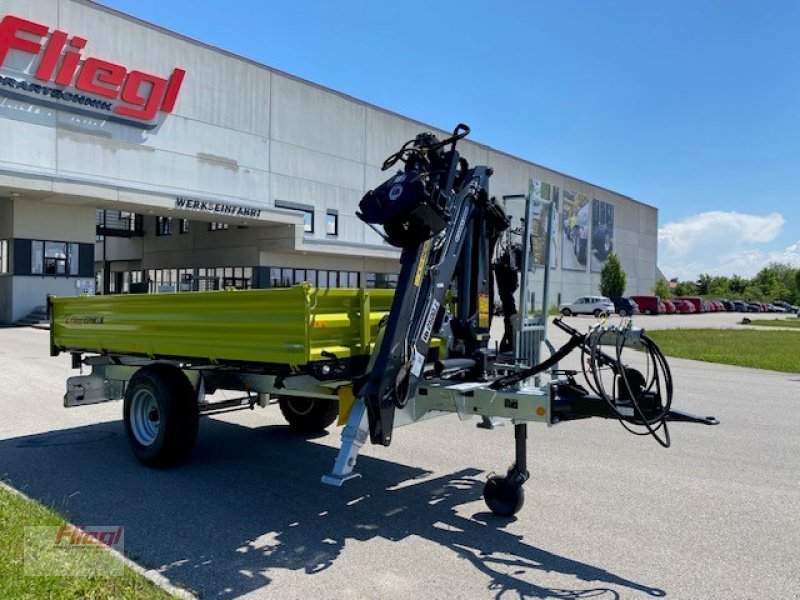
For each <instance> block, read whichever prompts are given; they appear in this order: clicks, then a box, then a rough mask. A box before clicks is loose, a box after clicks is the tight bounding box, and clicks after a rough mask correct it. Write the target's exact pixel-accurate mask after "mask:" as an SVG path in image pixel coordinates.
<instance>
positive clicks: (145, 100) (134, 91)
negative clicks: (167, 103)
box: [114, 71, 167, 121]
mask: <svg viewBox="0 0 800 600" xmlns="http://www.w3.org/2000/svg"><path fill="white" fill-rule="evenodd" d="M142 84H145V86H148V84H149V88H150V93H149V94H148V95H147V96H141V95H140V94H139V92H140V90H141V88H142ZM166 87H167V80H166V79H162V78H161V77H156V76H154V75H148V74H147V73H142V72H141V71H131V72H130V73H129V74H128V78H127V79H126V80H125V87H123V88H122V99H123V100H124V101H125V102H127V103H128V104H133V105H134V106H137V107H139V108H131V107H129V106H117V107H116V108H115V109H114V112H115V113H117V114H118V115H123V116H125V117H133V118H134V119H142V120H144V121H152V120H153V119H154V118H155V116H156V113H157V112H158V105H159V104H161V98H163V97H164V89H165V88H166Z"/></svg>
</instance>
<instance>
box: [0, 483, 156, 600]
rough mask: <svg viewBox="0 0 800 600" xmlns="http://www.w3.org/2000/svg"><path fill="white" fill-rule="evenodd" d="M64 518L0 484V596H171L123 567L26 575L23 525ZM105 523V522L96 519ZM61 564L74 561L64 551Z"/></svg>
mask: <svg viewBox="0 0 800 600" xmlns="http://www.w3.org/2000/svg"><path fill="white" fill-rule="evenodd" d="M64 524H66V521H65V520H64V519H63V518H62V517H61V516H59V515H58V514H56V513H55V512H53V511H51V510H49V509H47V508H45V507H44V506H42V505H41V504H37V503H35V502H31V501H30V500H27V499H26V498H23V497H21V496H19V495H17V494H14V493H12V492H10V491H8V490H7V489H5V488H3V487H0V597H1V598H47V599H59V598H65V599H66V598H70V599H71V598H89V599H98V600H99V599H101V598H102V599H106V598H122V599H131V600H134V599H135V600H140V599H143V600H150V599H159V600H161V599H167V598H171V596H170V595H169V594H167V593H166V592H164V591H163V590H161V589H160V588H158V587H156V586H155V585H153V584H152V583H151V582H150V581H148V580H147V579H145V578H144V577H142V576H141V575H139V574H138V573H136V572H135V571H132V570H131V569H128V568H127V567H125V569H124V573H123V574H122V575H120V576H111V577H60V576H26V575H25V571H24V567H25V564H24V558H23V557H24V539H25V527H28V526H52V527H59V526H61V525H64ZM99 524H100V525H106V523H99ZM63 560H64V563H63V564H64V565H66V566H67V567H70V566H71V565H70V562H71V561H77V560H79V559H75V558H72V557H70V556H69V555H68V554H66V555H65V558H64V559H63Z"/></svg>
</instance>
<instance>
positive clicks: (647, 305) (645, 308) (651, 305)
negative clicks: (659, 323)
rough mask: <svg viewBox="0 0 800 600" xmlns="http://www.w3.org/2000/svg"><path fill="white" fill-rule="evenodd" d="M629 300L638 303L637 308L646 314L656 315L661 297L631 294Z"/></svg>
mask: <svg viewBox="0 0 800 600" xmlns="http://www.w3.org/2000/svg"><path fill="white" fill-rule="evenodd" d="M631 300H633V301H634V302H636V304H638V305H639V310H640V311H641V312H643V313H644V314H646V315H657V314H659V312H660V308H661V307H660V303H661V298H659V297H658V296H631Z"/></svg>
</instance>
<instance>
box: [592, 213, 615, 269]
mask: <svg viewBox="0 0 800 600" xmlns="http://www.w3.org/2000/svg"><path fill="white" fill-rule="evenodd" d="M613 250H614V205H613V204H610V203H608V202H603V201H602V200H598V199H597V198H592V243H591V252H590V254H591V262H592V272H594V273H599V272H600V271H601V270H602V268H603V263H604V262H606V259H607V258H608V255H609V254H611V252H613Z"/></svg>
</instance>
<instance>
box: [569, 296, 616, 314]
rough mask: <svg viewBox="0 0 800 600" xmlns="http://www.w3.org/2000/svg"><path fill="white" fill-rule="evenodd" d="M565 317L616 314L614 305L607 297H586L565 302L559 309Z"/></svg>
mask: <svg viewBox="0 0 800 600" xmlns="http://www.w3.org/2000/svg"><path fill="white" fill-rule="evenodd" d="M558 312H560V313H561V314H562V315H564V316H565V317H568V316H570V315H594V316H595V317H599V316H600V315H610V314H612V313H613V312H614V303H613V302H612V301H611V299H610V298H606V297H605V296H584V297H583V298H578V299H577V300H575V302H565V303H564V304H561V305H560V306H559V307H558Z"/></svg>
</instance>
